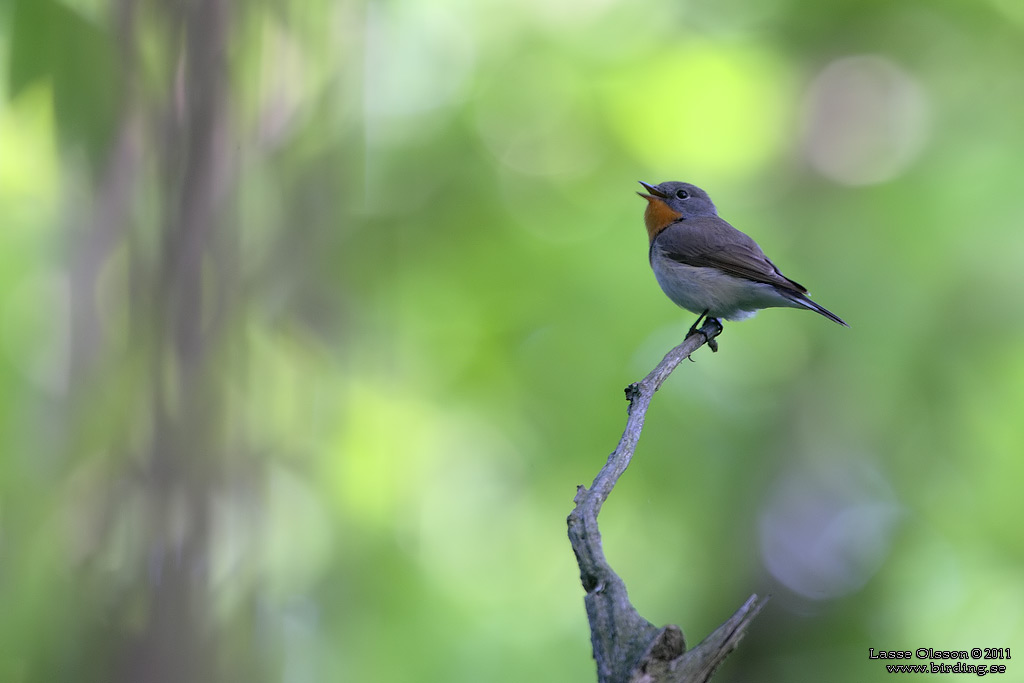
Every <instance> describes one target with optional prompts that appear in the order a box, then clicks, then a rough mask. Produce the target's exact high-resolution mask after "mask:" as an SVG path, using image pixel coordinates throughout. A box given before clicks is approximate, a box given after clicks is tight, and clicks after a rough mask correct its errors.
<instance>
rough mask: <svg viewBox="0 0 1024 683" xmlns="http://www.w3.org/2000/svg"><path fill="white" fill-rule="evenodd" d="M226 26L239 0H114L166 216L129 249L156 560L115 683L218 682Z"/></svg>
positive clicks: (147, 571) (128, 87)
mask: <svg viewBox="0 0 1024 683" xmlns="http://www.w3.org/2000/svg"><path fill="white" fill-rule="evenodd" d="M143 9H144V10H145V11H146V12H147V13H156V15H157V16H158V18H159V21H158V22H155V23H154V25H156V26H158V27H159V28H160V30H161V31H162V35H160V36H159V37H160V40H161V41H162V42H163V45H164V46H165V47H166V49H167V53H166V55H167V56H168V57H169V58H170V63H169V64H168V65H167V68H168V72H167V73H166V76H167V79H166V81H165V83H164V84H163V85H164V86H165V87H166V91H165V92H158V93H157V96H158V97H159V98H162V99H161V100H160V101H157V102H147V101H146V96H145V95H144V94H143V93H142V92H141V89H142V87H143V86H142V84H141V83H139V82H138V79H140V78H141V73H140V72H141V64H140V63H139V57H140V53H139V44H138V41H139V40H140V38H139V37H138V36H139V35H140V28H142V27H140V25H139V22H140V17H139V15H140V14H142V10H143ZM147 18H148V17H147ZM229 22H230V7H229V0H201V1H200V0H177V1H173V2H156V3H151V4H150V6H146V7H142V6H140V5H139V2H138V0H120V2H119V5H118V23H119V27H118V28H119V31H120V34H121V35H120V37H121V41H122V45H123V46H124V48H123V59H122V65H121V68H122V69H123V70H124V80H123V83H124V91H125V98H124V102H125V109H124V114H123V117H122V118H123V121H124V125H125V127H126V128H129V129H130V128H131V127H132V120H133V119H135V118H136V117H138V116H141V117H142V118H143V119H144V121H143V124H142V126H141V129H142V130H143V131H144V132H143V133H142V134H143V135H144V136H147V135H148V136H149V137H150V138H151V139H146V138H145V137H144V138H143V139H142V140H141V145H142V147H143V149H144V151H148V152H149V153H150V154H151V155H152V156H153V157H155V159H154V161H155V162H156V163H155V170H156V172H157V174H158V177H157V179H156V183H155V185H156V187H157V188H158V189H159V194H158V196H157V197H156V200H157V202H158V203H159V207H160V208H159V210H160V212H161V216H160V218H159V219H158V220H159V225H160V236H159V240H158V242H157V243H156V244H155V246H156V248H157V250H158V251H157V253H156V254H152V253H146V252H147V248H146V247H140V246H139V245H136V247H137V248H136V249H135V250H134V252H133V256H132V258H133V260H134V264H133V271H134V272H135V274H136V278H135V282H134V284H135V285H143V293H142V294H141V296H140V295H138V294H136V295H135V301H134V309H135V313H136V316H135V317H136V321H135V332H136V336H135V339H134V341H135V342H136V343H141V344H143V345H144V346H145V349H144V351H143V355H144V356H145V357H147V358H148V359H149V362H148V366H149V370H148V372H149V378H148V382H147V386H148V389H149V394H150V395H149V399H148V401H149V403H150V408H149V410H150V419H151V420H152V424H151V425H150V430H149V432H148V434H149V443H148V446H145V447H144V448H145V449H146V452H144V454H143V463H144V464H143V474H142V481H143V483H142V487H143V491H144V492H145V493H144V496H145V507H146V516H147V520H146V521H147V526H145V527H143V528H145V529H146V532H147V533H148V538H147V539H146V541H145V544H146V545H148V550H147V557H146V565H147V566H145V567H144V568H143V569H142V571H143V576H140V577H138V578H137V581H138V586H139V588H140V589H141V595H142V600H141V602H142V605H143V606H142V608H141V609H142V614H143V617H142V619H141V623H140V624H139V628H138V630H137V631H136V632H130V631H129V630H128V629H125V630H123V631H122V642H121V643H120V646H119V648H118V649H119V651H120V654H119V656H118V659H119V661H120V665H119V667H118V670H117V675H118V680H121V681H125V682H126V683H127V682H129V681H131V682H132V683H135V682H137V681H147V682H150V683H161V682H163V681H167V682H168V683H170V682H172V681H173V682H178V681H213V680H216V679H218V673H217V669H218V667H217V661H216V657H215V654H216V652H217V640H218V630H217V629H216V628H215V626H214V624H212V623H210V620H209V615H210V610H209V604H208V603H209V593H210V586H209V581H210V548H209V544H210V538H211V532H210V525H211V494H212V492H213V487H214V486H215V485H216V480H217V476H218V468H219V466H220V465H221V461H222V458H223V454H224V452H225V451H226V448H227V444H226V437H227V434H226V432H225V429H226V427H225V424H224V423H225V401H226V396H225V384H224V381H223V378H224V376H225V365H227V364H228V363H227V361H228V360H229V358H227V356H229V355H230V354H229V353H228V352H229V350H230V339H229V334H228V330H229V329H230V326H227V325H225V324H224V313H225V304H226V302H228V301H229V300H230V299H231V297H230V295H229V292H232V291H234V282H233V281H232V280H233V273H234V269H233V268H232V267H230V265H231V261H232V259H230V258H229V255H228V253H227V249H228V246H229V244H230V241H229V240H227V239H226V238H225V237H226V236H225V234H224V231H225V229H226V227H227V224H226V223H225V219H224V211H223V210H222V203H223V198H224V195H225V177H224V176H225V160H226V151H227V149H228V143H227V141H226V135H227V117H226V109H227V102H228V82H227V81H228V77H227V63H226V48H227V42H228V36H229ZM147 116H148V117H149V118H148V120H146V119H147ZM127 134H128V135H130V134H131V133H130V132H129V133H127ZM110 189H111V191H115V190H116V188H114V187H111V188H110ZM150 248H152V247H150ZM154 270H155V273H153V272H152V271H154ZM140 275H141V277H140Z"/></svg>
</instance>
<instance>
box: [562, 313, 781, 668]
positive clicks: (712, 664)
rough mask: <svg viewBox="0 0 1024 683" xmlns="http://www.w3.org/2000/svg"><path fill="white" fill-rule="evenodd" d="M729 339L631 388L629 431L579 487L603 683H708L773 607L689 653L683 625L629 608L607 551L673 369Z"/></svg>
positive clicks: (666, 365) (672, 359) (706, 334)
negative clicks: (613, 504) (620, 500)
mask: <svg viewBox="0 0 1024 683" xmlns="http://www.w3.org/2000/svg"><path fill="white" fill-rule="evenodd" d="M721 332H722V326H721V324H720V323H719V322H718V321H717V320H714V319H711V320H709V321H707V322H705V324H704V326H703V327H702V328H700V330H698V331H697V332H695V333H693V334H691V335H689V336H687V338H686V339H684V340H683V343H682V344H680V345H679V346H676V347H675V348H674V349H672V350H671V351H669V352H668V354H666V356H665V358H664V359H662V361H661V362H660V363H658V365H657V366H656V367H655V368H654V370H652V371H651V373H650V374H649V375H647V376H646V377H645V378H644V379H642V380H641V381H640V382H636V383H634V384H631V385H629V386H628V387H626V398H627V399H628V400H629V411H628V415H629V417H628V419H627V420H626V429H625V431H624V432H623V434H622V438H621V439H620V440H619V445H618V446H617V447H616V448H615V450H614V451H613V452H612V454H611V455H610V456H609V457H608V462H607V463H606V464H605V466H604V467H602V468H601V471H600V472H598V474H597V477H596V478H595V479H594V483H593V484H592V485H591V487H590V488H589V489H587V488H586V487H584V486H580V487H578V488H577V491H576V497H575V499H574V500H575V503H576V507H575V508H574V509H573V511H572V512H571V513H570V514H569V518H568V520H567V521H568V525H569V541H570V542H571V543H572V549H573V552H575V553H576V561H577V563H578V564H579V567H580V580H581V581H582V583H583V588H584V590H586V592H587V594H586V597H585V598H584V603H585V604H586V609H587V619H588V620H589V622H590V632H591V644H592V646H593V650H594V660H595V661H596V662H597V680H598V681H599V683H641V682H643V683H662V682H665V683H668V682H671V683H683V682H685V683H697V682H701V683H703V682H704V681H708V680H710V679H711V675H712V674H713V673H714V671H715V669H716V668H717V667H718V665H719V664H721V662H722V660H724V659H725V657H726V655H728V654H729V653H730V652H732V651H733V650H734V649H735V648H736V646H737V645H738V644H739V641H740V639H742V638H743V635H744V633H745V632H746V628H747V626H748V625H749V624H750V622H751V621H752V620H753V618H754V617H755V616H756V615H757V613H758V612H759V611H760V610H761V608H762V607H763V606H764V603H765V600H762V599H759V598H758V597H757V595H751V596H750V598H748V599H747V601H746V602H745V603H743V605H742V606H741V607H740V608H739V609H738V610H737V611H736V613H735V614H733V615H732V616H731V617H730V618H729V619H728V620H726V621H725V623H723V624H722V625H720V626H719V627H718V628H717V629H715V631H714V632H713V633H712V634H711V635H709V636H708V637H707V638H705V639H704V640H703V641H701V643H700V644H699V645H697V647H695V648H693V649H691V650H687V649H686V642H685V639H684V637H683V632H682V631H681V630H680V629H679V627H678V626H675V625H672V624H670V625H668V626H665V627H662V628H658V627H656V626H654V624H652V623H650V622H649V621H647V620H646V619H644V618H643V617H642V616H640V614H639V613H638V612H637V611H636V609H635V608H634V607H633V605H632V604H631V603H630V602H629V596H628V595H627V593H626V585H625V583H623V581H622V579H621V578H619V576H618V575H617V574H616V573H615V572H614V571H613V570H612V568H611V566H609V564H608V561H607V560H606V559H605V556H604V551H603V549H602V548H601V532H600V530H599V529H598V526H597V515H598V513H600V511H601V506H602V505H603V504H604V501H605V500H607V499H608V495H609V494H610V493H611V491H612V488H614V486H615V484H616V482H617V481H618V480H619V477H621V476H622V474H623V473H624V472H625V471H626V468H627V467H628V466H629V463H630V461H631V460H632V458H633V453H634V451H635V450H636V444H637V442H638V441H639V440H640V433H641V431H642V430H643V427H644V419H645V418H646V415H647V408H648V407H649V406H650V403H651V399H652V398H653V397H654V392H656V391H657V390H658V388H659V387H660V386H661V385H662V383H663V382H664V381H665V380H666V379H667V378H668V376H669V375H670V374H671V373H672V371H673V370H675V369H676V367H677V366H678V365H679V364H680V363H681V362H682V361H683V360H684V359H686V358H689V357H690V354H692V353H693V352H694V351H696V350H697V349H699V348H700V347H701V346H703V345H704V344H708V345H709V346H710V347H711V349H712V350H713V351H714V350H717V343H716V340H715V337H717V336H718V335H719V334H720V333H721Z"/></svg>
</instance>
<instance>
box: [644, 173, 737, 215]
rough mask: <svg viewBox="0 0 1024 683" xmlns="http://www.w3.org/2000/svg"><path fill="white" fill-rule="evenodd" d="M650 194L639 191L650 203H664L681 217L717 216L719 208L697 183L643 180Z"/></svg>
mask: <svg viewBox="0 0 1024 683" xmlns="http://www.w3.org/2000/svg"><path fill="white" fill-rule="evenodd" d="M640 184H641V185H643V186H644V187H645V188H646V189H647V191H648V192H649V193H650V194H644V193H643V192H638V193H637V194H639V195H640V196H641V197H643V198H644V199H646V200H647V202H648V204H653V203H654V202H658V203H660V204H664V205H665V207H667V208H668V209H669V210H670V211H671V212H672V213H674V214H676V216H678V217H679V218H682V219H684V220H685V219H687V218H697V217H698V216H717V215H718V210H717V209H715V205H714V203H713V202H712V201H711V198H710V197H708V193H707V192H705V191H704V190H702V189H700V188H699V187H697V186H696V185H691V184H690V183H680V182H677V181H674V180H673V181H669V182H666V183H661V184H660V185H648V184H647V183H645V182H643V181H641V182H640Z"/></svg>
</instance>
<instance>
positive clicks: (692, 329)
mask: <svg viewBox="0 0 1024 683" xmlns="http://www.w3.org/2000/svg"><path fill="white" fill-rule="evenodd" d="M707 314H708V309H706V308H705V309H704V312H703V313H701V314H700V315H698V316H697V319H696V320H695V321H694V322H693V324H692V325H690V331H689V332H687V333H686V336H687V337H689V336H690V335H691V334H695V333H696V332H698V330H697V327H698V326H700V321H701V320H703V319H704V316H706V315H707Z"/></svg>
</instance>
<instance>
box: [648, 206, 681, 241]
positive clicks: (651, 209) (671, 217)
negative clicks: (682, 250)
mask: <svg viewBox="0 0 1024 683" xmlns="http://www.w3.org/2000/svg"><path fill="white" fill-rule="evenodd" d="M644 199H646V200H647V210H646V211H644V225H646V226H647V236H648V237H649V238H650V239H651V241H652V242H653V241H654V238H655V237H657V236H658V233H660V232H661V231H662V230H664V229H665V228H667V227H668V226H669V225H671V224H672V223H674V222H675V221H676V220H677V219H678V218H679V217H680V216H682V214H681V213H676V212H675V211H673V210H672V209H670V208H669V206H668V204H666V203H665V202H663V201H661V199H659V198H658V197H644Z"/></svg>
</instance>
